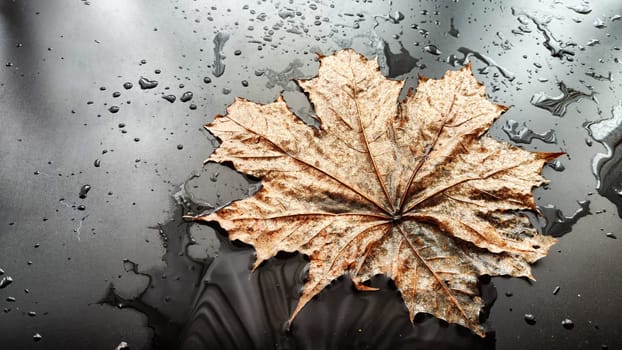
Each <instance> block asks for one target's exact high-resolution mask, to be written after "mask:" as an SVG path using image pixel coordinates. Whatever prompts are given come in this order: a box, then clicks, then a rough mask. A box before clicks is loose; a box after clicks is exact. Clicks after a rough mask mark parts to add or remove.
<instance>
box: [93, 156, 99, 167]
mask: <svg viewBox="0 0 622 350" xmlns="http://www.w3.org/2000/svg"><path fill="white" fill-rule="evenodd" d="M93 166H94V167H96V168H99V167H100V166H101V161H100V160H99V158H97V159H95V161H94V162H93Z"/></svg>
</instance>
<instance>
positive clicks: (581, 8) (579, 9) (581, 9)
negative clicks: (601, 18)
mask: <svg viewBox="0 0 622 350" xmlns="http://www.w3.org/2000/svg"><path fill="white" fill-rule="evenodd" d="M566 7H568V8H569V9H571V10H573V11H574V12H576V13H578V14H580V15H587V14H588V13H590V12H592V8H591V7H590V6H589V4H588V3H585V2H584V3H582V4H580V5H575V6H566Z"/></svg>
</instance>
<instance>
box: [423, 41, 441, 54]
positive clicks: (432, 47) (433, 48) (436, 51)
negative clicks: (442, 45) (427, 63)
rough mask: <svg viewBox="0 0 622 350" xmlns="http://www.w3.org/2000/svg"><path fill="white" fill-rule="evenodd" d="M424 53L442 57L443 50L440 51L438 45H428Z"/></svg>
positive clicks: (424, 48)
mask: <svg viewBox="0 0 622 350" xmlns="http://www.w3.org/2000/svg"><path fill="white" fill-rule="evenodd" d="M423 51H425V52H427V53H431V54H432V55H436V56H438V55H440V54H442V52H441V50H439V48H438V47H436V45H432V44H430V45H426V46H424V47H423Z"/></svg>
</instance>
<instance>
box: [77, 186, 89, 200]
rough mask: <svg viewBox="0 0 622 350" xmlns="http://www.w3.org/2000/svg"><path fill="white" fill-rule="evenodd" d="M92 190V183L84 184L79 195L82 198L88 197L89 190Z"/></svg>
mask: <svg viewBox="0 0 622 350" xmlns="http://www.w3.org/2000/svg"><path fill="white" fill-rule="evenodd" d="M90 190H91V185H82V187H80V194H79V195H78V196H79V197H80V198H81V199H84V198H86V195H87V194H88V193H89V191H90Z"/></svg>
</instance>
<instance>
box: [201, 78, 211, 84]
mask: <svg viewBox="0 0 622 350" xmlns="http://www.w3.org/2000/svg"><path fill="white" fill-rule="evenodd" d="M203 82H204V83H205V84H209V83H211V82H212V78H210V77H205V78H203Z"/></svg>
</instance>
